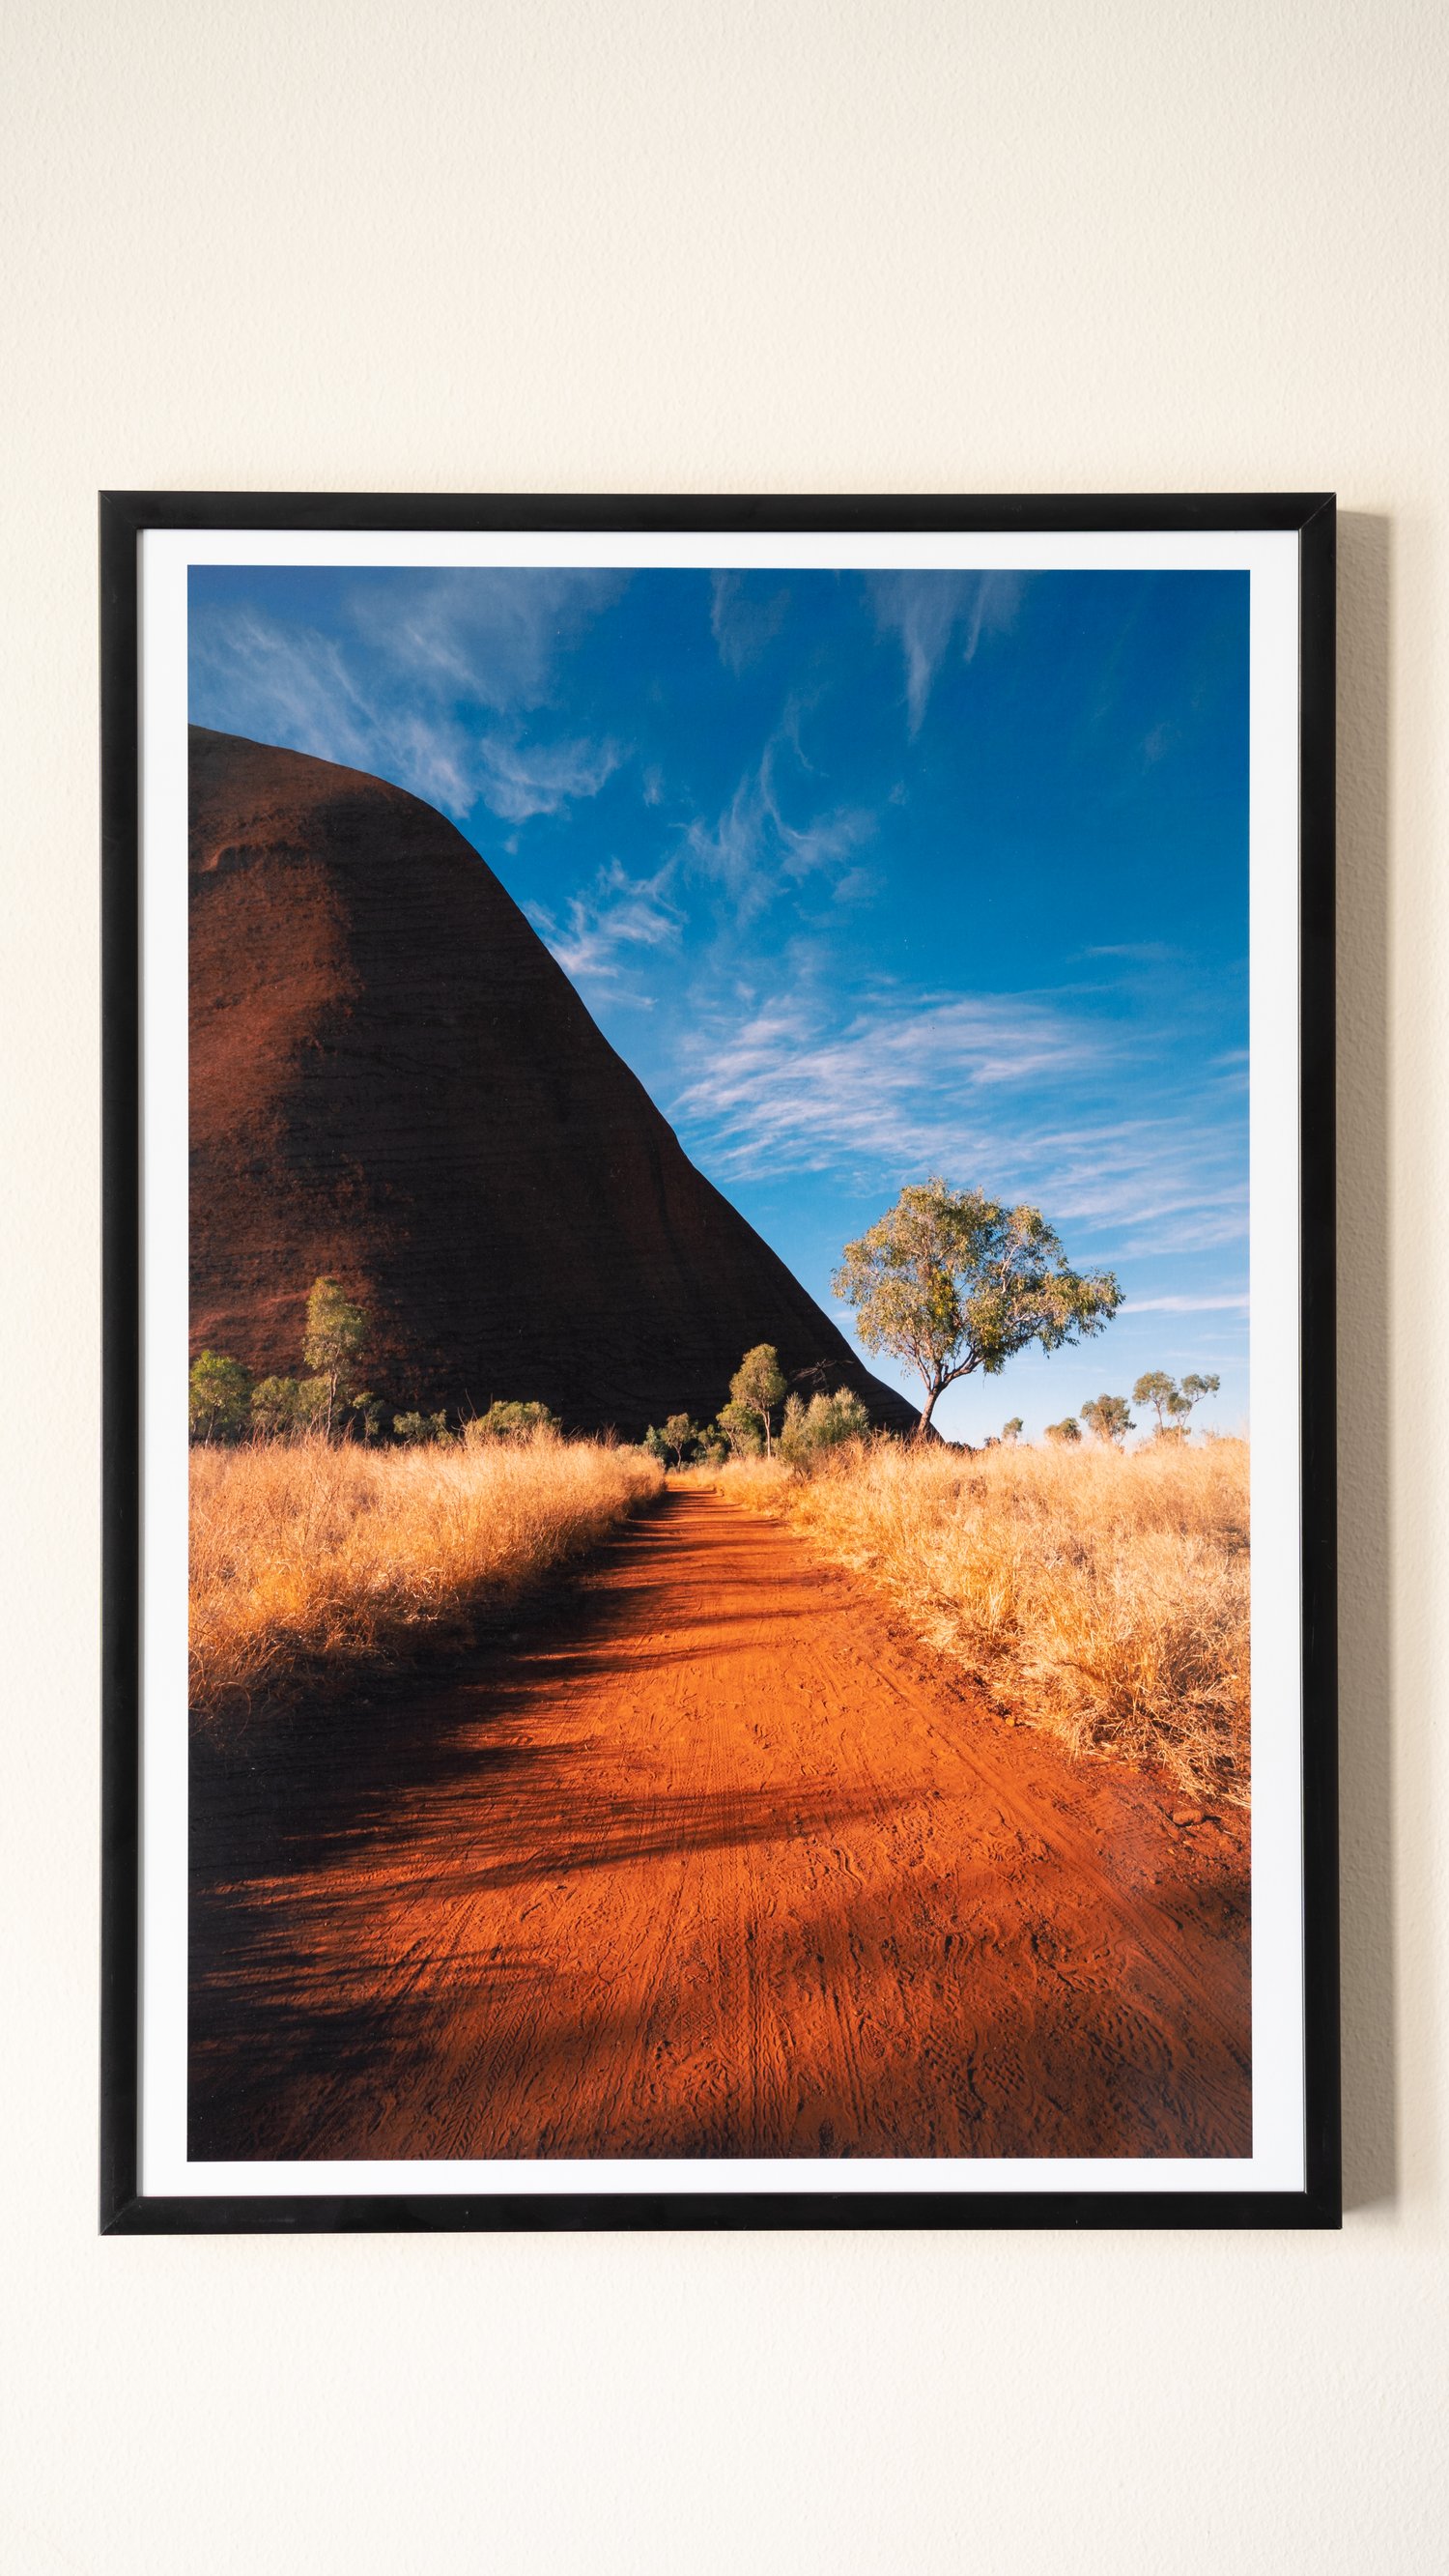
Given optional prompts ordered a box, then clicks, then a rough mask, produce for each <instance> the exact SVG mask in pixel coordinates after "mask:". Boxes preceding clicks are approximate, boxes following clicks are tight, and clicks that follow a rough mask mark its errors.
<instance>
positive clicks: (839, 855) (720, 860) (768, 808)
mask: <svg viewBox="0 0 1449 2576" xmlns="http://www.w3.org/2000/svg"><path fill="white" fill-rule="evenodd" d="M783 739H784V737H783V735H776V736H775V737H773V738H772V740H771V741H770V742H768V743H767V744H766V746H765V749H764V751H763V753H762V754H761V757H760V760H759V763H758V765H757V766H756V767H755V768H753V769H750V770H747V771H746V772H745V774H744V776H743V777H742V778H741V780H740V782H739V785H738V786H737V787H736V789H735V792H734V794H733V796H732V797H731V799H730V801H729V804H728V805H727V806H726V807H725V809H724V812H723V813H722V814H720V815H719V816H718V817H717V818H716V820H715V821H714V822H712V823H706V822H704V821H702V820H699V819H696V820H695V821H694V822H692V823H690V824H688V825H687V826H686V827H685V833H684V852H685V854H686V856H687V859H688V861H689V863H690V865H691V866H692V867H693V868H695V869H698V870H701V871H703V873H704V874H705V875H706V876H709V877H713V878H715V879H716V880H717V881H718V882H719V883H720V884H721V885H722V886H723V887H724V888H725V890H726V892H727V893H728V894H729V895H730V896H731V897H732V899H733V901H734V903H735V905H736V906H737V908H738V910H739V913H740V916H741V918H742V919H747V918H748V917H749V916H750V915H751V914H752V913H754V912H757V911H758V910H760V908H761V907H762V906H763V905H764V904H765V903H766V902H768V901H769V899H770V896H771V895H772V893H774V892H775V891H777V890H778V889H779V888H780V886H781V885H782V884H783V885H799V884H800V883H801V882H802V880H803V879H805V878H806V877H808V876H811V875H813V874H814V873H815V871H816V870H817V869H824V870H830V869H844V868H845V867H846V866H847V865H848V864H849V863H850V862H852V861H853V859H854V855H855V853H856V851H858V850H859V849H861V848H862V847H863V846H864V844H865V843H866V842H867V841H868V840H869V839H870V838H871V836H872V833H873V832H874V830H875V816H874V814H873V813H872V812H870V811H869V810H868V809H866V808H865V807H863V806H858V805H836V806H832V807H828V808H825V809H823V810H821V811H820V812H817V813H816V814H814V815H812V816H811V817H810V819H809V820H808V821H807V822H805V823H801V824H795V823H791V822H789V821H788V820H787V818H786V816H785V814H784V812H783V811H782V809H781V802H780V796H779V792H778V789H777V785H776V765H777V761H778V757H779V752H780V749H781V744H782V741H783Z"/></svg>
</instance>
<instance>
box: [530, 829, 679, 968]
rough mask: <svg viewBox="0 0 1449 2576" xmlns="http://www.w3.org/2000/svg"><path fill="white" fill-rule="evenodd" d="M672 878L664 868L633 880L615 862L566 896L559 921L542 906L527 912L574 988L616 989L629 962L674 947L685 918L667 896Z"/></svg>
mask: <svg viewBox="0 0 1449 2576" xmlns="http://www.w3.org/2000/svg"><path fill="white" fill-rule="evenodd" d="M672 873H673V869H672V865H666V866H665V867H663V868H661V869H659V870H658V871H657V873H656V874H655V875H654V876H652V877H631V876H630V875H629V872H628V870H627V869H626V868H625V867H623V866H622V865H621V864H620V862H619V860H617V859H613V860H611V861H610V862H609V864H608V866H607V867H604V868H601V869H600V870H599V872H598V875H597V877H596V879H595V881H594V883H593V885H592V886H591V887H590V888H589V889H588V891H587V892H586V893H584V894H579V895H572V896H570V898H569V901H568V904H567V906H566V907H565V912H564V917H563V919H562V921H560V920H558V919H557V918H556V917H555V916H554V914H552V913H551V912H549V911H548V910H547V909H546V908H545V906H544V905H542V904H538V903H531V904H529V905H528V906H527V907H526V909H527V912H528V916H529V919H530V920H531V921H532V923H533V925H534V928H535V929H536V930H538V931H539V932H540V933H541V934H542V936H543V938H544V939H545V940H546V941H547V943H548V945H549V947H550V948H551V949H552V951H553V953H554V956H555V957H556V958H557V959H558V962H559V964H560V966H562V968H563V970H564V973H565V974H566V975H568V976H571V977H572V978H573V979H574V981H575V982H578V983H585V984H587V983H606V984H615V983H617V982H618V981H619V979H620V977H621V976H622V974H623V973H624V972H625V970H626V968H627V966H628V963H629V961H630V959H631V958H636V959H637V958H638V957H640V956H641V955H642V954H643V953H644V952H647V951H650V950H654V949H660V948H678V946H679V944H680V941H681V939H682V937H683V932H684V915H683V913H682V912H681V910H680V908H679V906H678V905H677V904H676V903H675V902H673V901H672V899H671V897H670V893H669V880H670V877H671V875H672ZM636 998H637V997H636Z"/></svg>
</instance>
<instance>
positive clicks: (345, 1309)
mask: <svg viewBox="0 0 1449 2576" xmlns="http://www.w3.org/2000/svg"><path fill="white" fill-rule="evenodd" d="M370 1337H371V1322H370V1318H369V1316H368V1314H367V1310H366V1308H365V1307H363V1306H360V1305H358V1304H357V1303H355V1301H354V1300H353V1299H352V1298H350V1297H349V1296H347V1294H346V1292H345V1291H344V1289H343V1288H342V1286H341V1284H340V1282H339V1281H338V1280H336V1279H333V1278H330V1277H329V1278H321V1279H314V1280H313V1282H312V1285H311V1288H310V1289H309V1290H308V1293H307V1317H306V1325H305V1329H304V1332H303V1337H302V1367H303V1370H304V1371H305V1372H306V1374H305V1375H303V1376H299V1377H263V1378H257V1379H254V1378H253V1377H252V1374H251V1372H250V1370H249V1369H246V1368H244V1367H243V1365H242V1363H241V1361H240V1360H237V1359H232V1358H231V1357H230V1356H229V1354H228V1353H226V1352H225V1351H211V1350H206V1351H202V1352H201V1353H200V1354H199V1356H198V1357H197V1358H196V1359H194V1360H193V1361H192V1364H191V1386H190V1398H191V1402H190V1427H191V1438H192V1440H193V1441H194V1442H196V1443H198V1444H203V1445H207V1446H220V1445H222V1444H225V1443H234V1442H236V1441H240V1440H258V1441H267V1440H297V1439H303V1438H307V1437H312V1438H321V1439H323V1440H328V1441H338V1440H349V1439H358V1440H364V1441H370V1442H371V1441H379V1440H384V1441H385V1440H388V1439H389V1437H390V1438H391V1440H392V1441H394V1442H396V1443H397V1445H398V1446H399V1447H401V1448H405V1449H414V1448H422V1447H432V1446H448V1445H451V1444H455V1443H458V1442H461V1443H462V1444H463V1445H464V1446H466V1447H468V1448H477V1447H483V1446H486V1445H488V1444H490V1443H492V1442H494V1441H511V1442H515V1443H516V1442H520V1441H528V1440H536V1439H538V1438H539V1437H540V1436H542V1437H549V1436H556V1435H557V1434H558V1432H559V1430H560V1428H561V1426H560V1423H559V1419H558V1416H557V1414H555V1413H552V1412H550V1410H549V1408H548V1406H547V1405H546V1404H523V1403H494V1404H490V1405H489V1407H488V1409H487V1411H486V1412H484V1413H478V1414H471V1415H469V1416H467V1417H466V1419H464V1420H463V1421H462V1422H461V1423H460V1424H459V1426H458V1428H457V1430H456V1431H455V1430H453V1429H452V1428H451V1427H450V1425H449V1421H448V1416H447V1414H446V1413H422V1412H418V1411H416V1410H414V1411H409V1412H401V1413H392V1414H391V1415H389V1411H388V1407H387V1405H386V1403H385V1401H384V1400H383V1398H382V1397H381V1396H378V1395H375V1394H374V1393H373V1392H372V1390H371V1388H370V1387H366V1386H364V1385H362V1383H361V1377H362V1358H363V1353H364V1352H365V1350H366V1348H367V1344H368V1341H369V1339H370Z"/></svg>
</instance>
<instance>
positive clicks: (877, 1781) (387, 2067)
mask: <svg viewBox="0 0 1449 2576" xmlns="http://www.w3.org/2000/svg"><path fill="white" fill-rule="evenodd" d="M1173 1804H1174V1800H1173V1799H1172V1796H1171V1794H1170V1793H1169V1792H1167V1791H1165V1790H1164V1789H1163V1788H1162V1786H1161V1785H1160V1784H1159V1783H1156V1782H1154V1781H1152V1780H1150V1779H1144V1778H1143V1777H1141V1776H1139V1775H1136V1774H1133V1773H1131V1772H1128V1771H1126V1770H1123V1769H1121V1768H1119V1767H1116V1766H1108V1765H1105V1764H1078V1763H1074V1762H1073V1761H1071V1760H1070V1759H1069V1758H1068V1757H1067V1756H1066V1755H1065V1754H1064V1753H1062V1752H1061V1751H1059V1750H1058V1749H1057V1748H1056V1746H1055V1745H1053V1744H1052V1743H1051V1742H1050V1741H1049V1740H1048V1739H1047V1738H1045V1737H1043V1736H1041V1735H1038V1734H1036V1733H1035V1732H1033V1731H1032V1730H1030V1729H1016V1730H1007V1729H1005V1728H1003V1727H1002V1726H1001V1725H1000V1723H999V1721H997V1720H996V1719H994V1718H993V1717H992V1715H991V1713H990V1712H989V1711H988V1710H987V1709H986V1707H985V1706H984V1704H983V1703H982V1701H981V1700H980V1697H979V1695H978V1694H976V1693H975V1692H974V1691H973V1689H972V1687H971V1685H970V1684H969V1682H968V1681H967V1680H966V1679H965V1677H964V1676H963V1675H962V1674H961V1673H960V1672H959V1671H958V1670H957V1669H955V1668H954V1667H952V1666H949V1665H947V1664H945V1663H943V1662H942V1661H941V1660H940V1659H938V1658H937V1657H935V1656H933V1655H932V1654H931V1653H930V1652H929V1650H927V1649H926V1648H924V1647H923V1646H921V1645H919V1644H918V1643H917V1642H915V1641H914V1640H913V1639H911V1638H910V1637H909V1636H907V1635H905V1634H904V1633H903V1631H902V1629H901V1627H900V1625H899V1622H898V1621H897V1619H896V1618H895V1616H894V1614H893V1613H892V1612H891V1610H890V1609H889V1608H888V1606H887V1605H885V1604H884V1603H883V1602H882V1601H881V1600H880V1599H878V1598H877V1597H876V1596H875V1595H874V1594H873V1593H871V1592H870V1591H869V1590H868V1589H867V1588H866V1587H865V1586H864V1585H862V1584H861V1583H858V1582H857V1581H855V1580H854V1579H853V1578H851V1577H849V1576H847V1575H845V1574H843V1573H841V1572H839V1571H838V1570H837V1569H835V1568H833V1567H831V1566H828V1565H826V1564H824V1563H823V1562H822V1561H821V1560H820V1559H818V1558H817V1557H816V1556H814V1555H813V1554H812V1553H811V1552H810V1551H809V1550H808V1549H807V1548H806V1547H805V1545H804V1544H803V1543H802V1542H801V1541H800V1540H799V1539H797V1538H796V1537H795V1536H794V1535H793V1534H792V1533H791V1532H789V1531H788V1530H785V1529H782V1528H780V1527H778V1526H777V1525H775V1524H773V1523H769V1522H763V1521H755V1520H751V1519H748V1518H746V1517H745V1516H744V1515H742V1514H740V1513H738V1512H736V1511H734V1510H732V1509H731V1508H730V1507H729V1506H728V1505H727V1504H725V1503H723V1502H722V1501H720V1500H719V1499H718V1498H717V1497H716V1496H715V1495H713V1494H712V1493H711V1492H709V1491H708V1490H707V1489H700V1488H697V1487H696V1488H693V1489H691V1490H682V1491H678V1492H675V1493H672V1494H671V1495H670V1496H669V1497H668V1498H667V1500H666V1502H665V1503H664V1505H663V1506H662V1507H661V1508H660V1510H659V1511H658V1512H657V1513H655V1514H654V1515H652V1516H650V1517H648V1518H646V1519H644V1520H641V1521H639V1522H637V1523H635V1524H633V1525H631V1526H630V1527H629V1528H628V1529H627V1530H626V1531H625V1532H624V1533H623V1534H622V1535H621V1536H620V1537H619V1538H618V1539H617V1540H616V1541H615V1542H613V1543H612V1544H611V1545H610V1546H609V1547H608V1548H607V1549H606V1550H605V1551H603V1553H602V1554H601V1556H600V1558H599V1559H598V1560H596V1562H595V1564H594V1566H593V1568H592V1569H591V1570H590V1572H589V1573H588V1574H587V1575H586V1576H584V1577H583V1578H581V1579H579V1580H577V1581H576V1582H575V1583H574V1584H573V1585H572V1586H571V1587H569V1588H567V1589H566V1590H565V1591H564V1592H563V1593H562V1595H561V1596H560V1597H559V1598H557V1599H556V1600H555V1601H554V1602H553V1603H552V1604H550V1605H549V1606H548V1609H547V1614H546V1615H545V1614H544V1613H543V1612H542V1611H540V1612H539V1613H538V1614H536V1616H535V1618H534V1621H533V1624H532V1626H531V1627H528V1628H525V1630H524V1631H523V1633H522V1634H521V1635H520V1636H519V1637H518V1638H517V1639H516V1640H515V1641H513V1642H511V1643H510V1645H509V1646H507V1647H492V1648H486V1649H479V1650H477V1651H475V1652H471V1653H469V1654H466V1655H463V1656H461V1657H458V1658H456V1659H455V1660H454V1661H453V1662H452V1663H451V1664H449V1665H447V1666H440V1667H436V1668H434V1670H433V1671H432V1672H431V1673H430V1674H428V1675H427V1676H426V1677H421V1678H420V1677H418V1676H413V1677H411V1678H410V1679H408V1680H407V1681H406V1682H402V1681H399V1682H395V1683H392V1684H389V1685H387V1686H385V1687H384V1686H379V1687H378V1688H377V1690H376V1691H375V1693H374V1695H373V1697H372V1699H371V1702H370V1703H369V1704H366V1705H363V1704H358V1705H355V1706H352V1707H347V1706H343V1707H341V1708H339V1707H338V1706H337V1705H335V1704H334V1705H332V1706H330V1707H327V1708H317V1709H312V1710H305V1711H302V1712H299V1713H298V1714H297V1715H296V1717H295V1718H294V1719H292V1720H289V1721H286V1722H285V1724H284V1725H279V1726H278V1728H277V1729H276V1731H275V1732H274V1733H273V1734H272V1735H271V1736H270V1737H269V1738H268V1739H267V1740H266V1741H265V1742H264V1743H262V1744H255V1743H254V1744H251V1745H250V1746H249V1747H248V1748H247V1749H246V1753H245V1758H244V1759H243V1760H240V1761H238V1762H237V1763H235V1764H234V1765H233V1766H232V1767H231V1768H229V1769H224V1768H222V1767H220V1766H218V1765H215V1764H211V1765H207V1766H204V1767H200V1768H198V1771H197V1775H196V1779H195V1782H194V1793H193V1815H192V1851H193V1912H192V1992H193V2015H192V2053H191V2106H192V2123H191V2125H192V2148H193V2153H195V2154H198V2155H202V2156H236V2157H257V2156H279V2157H284V2158H285V2157H303V2156H321V2155H325V2156H349V2157H364V2158H365V2157H369V2156H442V2157H448V2156H534V2155H542V2156H620V2155H639V2156H663V2155H684V2156H690V2155H693V2156H702V2157H708V2156H739V2155H757V2156H791V2155H820V2154H827V2155H837V2156H841V2157H844V2158H849V2157H852V2156H859V2155H911V2154H915V2155H931V2154H947V2153H949V2154H970V2155H1041V2156H1063V2155H1089V2156H1105V2155H1113V2156H1118V2155H1201V2156H1213V2155H1217V2156H1221V2155H1240V2154H1243V2153H1246V2152H1247V2150H1248V2147H1249V2144H1250V2138H1251V2117H1250V2085H1249V2068H1248V2032H1249V1991H1248V1915H1247V1836H1246V1823H1245V1820H1244V1819H1242V1818H1239V1817H1237V1816H1235V1815H1232V1814H1228V1815H1226V1816H1225V1817H1224V1818H1223V1820H1222V1822H1221V1824H1220V1825H1218V1826H1215V1827H1214V1826H1209V1827H1204V1828H1202V1829H1200V1831H1199V1832H1198V1834H1197V1835H1196V1836H1194V1837H1193V1838H1192V1839H1191V1840H1189V1839H1187V1838H1185V1837H1184V1836H1183V1835H1182V1834H1180V1833H1178V1832H1177V1831H1175V1830H1174V1828H1173V1827H1172V1826H1171V1824H1170V1823H1169V1822H1168V1813H1169V1811H1170V1809H1171V1807H1172V1805H1173Z"/></svg>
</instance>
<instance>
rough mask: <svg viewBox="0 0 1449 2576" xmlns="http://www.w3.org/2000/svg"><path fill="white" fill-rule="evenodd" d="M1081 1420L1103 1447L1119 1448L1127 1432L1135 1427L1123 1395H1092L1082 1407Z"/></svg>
mask: <svg viewBox="0 0 1449 2576" xmlns="http://www.w3.org/2000/svg"><path fill="white" fill-rule="evenodd" d="M1082 1420H1083V1421H1084V1422H1085V1424H1086V1426H1087V1429H1088V1430H1089V1431H1090V1432H1091V1434H1092V1437H1093V1439H1094V1440H1100V1441H1101V1442H1102V1444H1103V1446H1104V1448H1112V1449H1120V1448H1121V1447H1122V1445H1123V1443H1124V1441H1125V1440H1126V1437H1127V1434H1128V1432H1129V1431H1135V1430H1136V1428H1137V1425H1136V1423H1135V1422H1134V1421H1133V1419H1132V1412H1131V1408H1130V1406H1129V1404H1128V1402H1127V1398H1126V1396H1125V1395H1094V1396H1093V1397H1092V1398H1091V1399H1090V1401H1089V1402H1088V1403H1086V1404H1084V1405H1083V1407H1082Z"/></svg>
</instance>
